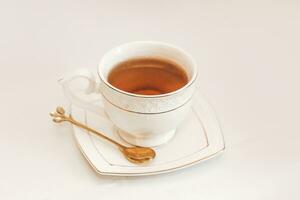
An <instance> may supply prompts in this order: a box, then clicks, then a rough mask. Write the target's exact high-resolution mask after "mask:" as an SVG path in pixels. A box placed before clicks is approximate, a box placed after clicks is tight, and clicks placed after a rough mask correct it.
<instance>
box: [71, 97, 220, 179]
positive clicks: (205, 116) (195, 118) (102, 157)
mask: <svg viewBox="0 0 300 200" xmlns="http://www.w3.org/2000/svg"><path fill="white" fill-rule="evenodd" d="M195 95H196V96H195V97H194V104H193V108H192V110H191V112H190V114H189V116H188V117H187V119H186V120H185V121H184V122H183V123H182V124H181V125H180V126H179V127H178V129H177V132H176V135H175V136H174V138H173V139H172V140H171V141H169V142H168V143H166V144H164V145H161V146H158V147H154V149H155V151H156V158H155V159H154V160H153V161H151V162H150V163H148V164H145V165H135V164H132V163H130V162H129V161H127V160H126V159H125V158H124V157H123V155H122V153H121V152H120V151H119V150H118V148H117V147H115V146H114V145H113V144H110V143H108V142H107V141H105V140H103V139H102V138H99V137H97V136H94V135H92V134H88V133H87V132H86V131H85V130H83V129H81V128H78V127H76V126H73V129H74V134H75V138H76V140H77V143H78V146H79V148H80V150H81V152H82V153H83V155H84V156H85V158H86V159H87V161H88V162H89V164H90V165H91V166H92V168H93V169H94V170H95V171H96V172H97V173H99V174H103V175H114V176H143V175H152V174H159V173H166V172H170V171H174V170H179V169H182V168H185V167H188V166H191V165H194V164H196V163H199V162H201V161H204V160H207V159H209V158H212V157H214V156H216V155H218V154H219V153H221V152H223V150H224V149H225V143H224V138H223V135H222V132H221V129H220V126H219V123H218V120H217V118H216V115H215V113H214V111H213V109H212V108H211V106H210V105H209V104H208V103H207V101H206V100H205V99H204V98H203V97H202V96H200V94H199V92H197V94H195ZM97 101H98V102H99V101H101V99H99V100H97ZM71 113H72V116H73V118H74V119H76V120H78V121H81V122H84V123H85V124H87V125H88V126H90V127H92V128H94V129H96V130H98V131H100V132H102V133H104V134H105V135H107V136H109V137H111V138H113V139H115V140H117V141H118V142H120V143H123V144H125V145H128V144H127V143H126V142H125V141H124V140H122V139H121V138H120V137H119V135H118V134H117V130H116V127H115V126H114V125H113V124H112V123H111V122H110V121H109V119H108V118H107V116H106V115H105V114H103V113H97V114H95V113H94V112H90V111H88V110H85V109H83V108H81V107H79V106H76V105H74V104H72V107H71Z"/></svg>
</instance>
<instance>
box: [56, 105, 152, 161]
mask: <svg viewBox="0 0 300 200" xmlns="http://www.w3.org/2000/svg"><path fill="white" fill-rule="evenodd" d="M50 116H51V117H53V121H54V122H55V123H61V122H64V121H66V122H70V123H71V124H74V125H76V126H78V127H80V128H83V129H85V130H87V131H89V132H92V133H94V134H96V135H98V136H100V137H102V138H104V139H106V140H107V141H109V142H111V143H113V144H115V145H116V146H118V147H119V149H120V150H121V152H122V153H123V155H124V156H125V157H126V158H127V159H128V160H129V161H130V162H133V163H136V164H143V163H146V162H149V161H151V160H152V159H153V158H155V151H154V150H153V149H151V148H149V147H136V146H135V147H126V146H124V145H122V144H120V143H118V142H116V141H114V140H113V139H111V138H109V137H107V136H105V135H103V134H102V133H100V132H98V131H96V130H94V129H92V128H90V127H88V126H86V125H84V124H82V123H80V122H78V121H76V120H75V119H73V118H72V116H71V115H65V110H64V109H63V108H62V107H57V108H56V112H51V113H50Z"/></svg>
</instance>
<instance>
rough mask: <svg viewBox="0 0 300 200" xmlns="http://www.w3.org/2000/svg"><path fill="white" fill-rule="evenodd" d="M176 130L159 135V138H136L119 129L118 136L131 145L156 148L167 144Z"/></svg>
mask: <svg viewBox="0 0 300 200" xmlns="http://www.w3.org/2000/svg"><path fill="white" fill-rule="evenodd" d="M175 132H176V129H174V130H171V131H168V132H165V133H162V134H159V136H156V137H155V136H154V137H147V138H146V137H136V136H133V135H131V134H130V133H127V132H125V131H122V130H120V129H118V134H119V135H120V137H121V138H122V139H123V140H125V141H126V142H128V143H129V144H132V145H135V146H141V147H155V146H159V145H162V144H164V143H167V142H168V141H169V140H171V139H172V138H173V136H174V135H175Z"/></svg>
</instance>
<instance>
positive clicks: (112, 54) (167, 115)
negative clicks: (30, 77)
mask: <svg viewBox="0 0 300 200" xmlns="http://www.w3.org/2000/svg"><path fill="white" fill-rule="evenodd" d="M140 57H154V58H165V59H168V60H172V61H175V62H176V63H178V64H180V65H181V66H182V67H183V68H184V70H185V72H186V73H187V76H188V83H187V84H186V85H185V86H184V87H182V88H180V89H178V90H176V91H173V92H171V93H166V94H161V95H139V94H133V93H128V92H125V91H122V90H120V89H118V88H116V87H114V86H112V85H111V84H110V83H108V81H107V77H108V74H109V72H110V71H111V70H112V69H113V68H114V67H115V66H116V64H118V63H120V62H122V61H126V60H129V59H132V58H140ZM98 75H99V79H100V83H97V82H96V79H95V78H94V76H93V74H92V73H90V72H89V71H88V70H86V69H82V70H79V71H77V72H76V73H75V74H73V75H69V76H67V77H65V78H64V79H62V80H61V81H60V82H61V83H62V85H63V88H64V91H65V94H66V96H67V97H68V98H69V99H70V100H71V101H75V102H77V103H79V104H81V105H84V104H85V105H87V104H90V102H87V101H86V100H85V99H82V98H81V97H80V95H79V94H77V93H75V92H74V91H73V90H72V89H71V87H70V81H71V80H74V79H79V78H81V79H82V78H83V79H86V80H88V83H89V85H88V88H86V90H85V93H89V94H90V93H99V94H101V96H102V97H103V101H104V107H103V109H104V110H105V112H106V113H107V115H108V116H109V118H110V120H111V121H112V122H113V123H114V124H115V125H116V127H117V128H118V130H119V134H120V136H121V137H122V138H123V139H124V140H125V141H127V142H128V143H131V144H133V145H137V146H157V145H160V144H163V143H165V142H167V141H169V140H170V139H171V138H172V137H173V136H174V134H175V131H176V128H177V127H178V125H179V124H180V123H181V122H182V121H183V120H184V118H185V117H186V115H187V114H188V112H189V110H190V108H191V104H192V97H193V93H194V91H195V87H196V84H195V82H196V81H195V80H196V77H197V65H196V63H195V61H194V59H193V58H192V57H191V56H190V55H189V54H187V53H186V52H185V51H183V50H182V49H180V48H178V47H175V46H172V45H169V44H166V43H161V42H152V41H139V42H132V43H127V44H124V45H121V46H118V47H116V48H114V49H112V50H110V51H109V52H108V53H106V54H105V55H104V56H103V58H102V60H101V61H100V64H99V66H98Z"/></svg>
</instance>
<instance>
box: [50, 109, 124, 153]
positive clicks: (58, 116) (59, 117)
mask: <svg viewBox="0 0 300 200" xmlns="http://www.w3.org/2000/svg"><path fill="white" fill-rule="evenodd" d="M50 116H51V117H53V121H54V122H55V123H61V122H64V121H67V122H70V123H71V124H74V125H75V126H78V127H80V128H83V129H85V130H87V131H89V132H92V133H94V134H96V135H97V136H100V137H102V138H103V139H105V140H107V141H109V142H111V143H113V144H115V145H117V146H118V147H120V148H121V149H122V150H123V149H124V148H125V147H124V146H123V145H121V144H120V143H118V142H116V141H114V140H113V139H111V138H109V137H107V136H105V135H104V134H102V133H100V132H99V131H96V130H94V129H92V128H90V127H88V126H86V125H85V124H82V123H81V122H78V121H76V120H75V119H73V117H72V116H71V115H69V116H67V115H65V111H64V109H63V108H62V107H57V108H56V112H52V113H50Z"/></svg>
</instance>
